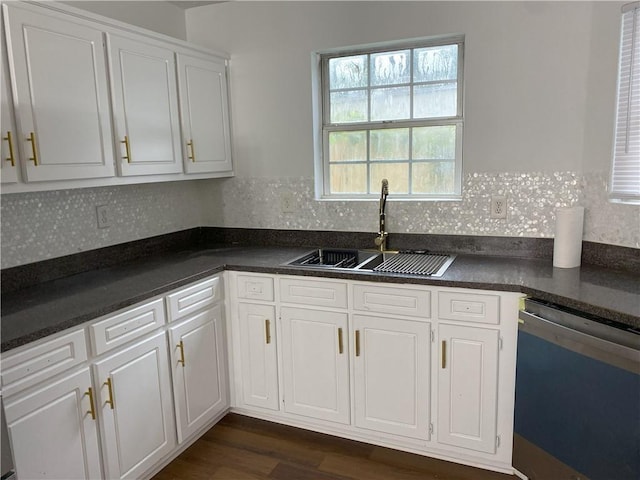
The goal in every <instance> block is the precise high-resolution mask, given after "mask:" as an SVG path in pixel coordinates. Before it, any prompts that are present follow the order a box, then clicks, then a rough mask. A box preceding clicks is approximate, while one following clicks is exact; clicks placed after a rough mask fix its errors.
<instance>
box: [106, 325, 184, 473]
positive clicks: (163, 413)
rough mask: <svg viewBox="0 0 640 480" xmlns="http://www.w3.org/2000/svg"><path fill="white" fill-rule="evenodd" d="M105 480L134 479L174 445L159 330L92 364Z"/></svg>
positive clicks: (163, 341)
mask: <svg viewBox="0 0 640 480" xmlns="http://www.w3.org/2000/svg"><path fill="white" fill-rule="evenodd" d="M94 377H95V379H96V383H97V385H98V392H99V393H98V396H97V401H98V405H99V406H98V417H99V418H100V426H101V429H102V439H103V444H102V449H103V457H104V463H105V465H104V466H105V477H106V478H109V479H116V478H138V477H140V476H141V475H142V474H143V473H144V472H145V471H147V470H148V469H149V468H150V467H152V466H153V465H154V464H155V463H156V462H158V461H160V460H162V459H163V458H164V457H165V456H167V455H168V454H170V453H171V451H172V450H173V449H174V447H175V446H176V438H175V419H174V414H173V411H172V402H171V384H170V377H169V360H168V358H167V341H166V337H165V334H164V332H159V333H157V334H155V335H153V336H152V337H151V338H148V339H147V340H144V341H142V342H139V343H136V344H134V345H132V346H130V347H127V348H124V349H123V350H120V351H119V352H118V353H115V354H114V355H112V356H110V357H107V358H105V359H103V360H100V361H98V362H96V363H95V365H94Z"/></svg>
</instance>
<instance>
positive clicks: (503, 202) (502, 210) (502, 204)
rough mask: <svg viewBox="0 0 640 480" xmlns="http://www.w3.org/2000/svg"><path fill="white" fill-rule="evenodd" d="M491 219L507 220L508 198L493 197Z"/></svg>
mask: <svg viewBox="0 0 640 480" xmlns="http://www.w3.org/2000/svg"><path fill="white" fill-rule="evenodd" d="M490 215H491V218H499V219H505V218H507V197H491V212H490Z"/></svg>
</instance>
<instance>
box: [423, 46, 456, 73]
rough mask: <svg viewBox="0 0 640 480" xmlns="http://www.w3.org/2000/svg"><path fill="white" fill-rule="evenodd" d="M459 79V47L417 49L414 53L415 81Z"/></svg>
mask: <svg viewBox="0 0 640 480" xmlns="http://www.w3.org/2000/svg"><path fill="white" fill-rule="evenodd" d="M457 77H458V46H457V45H443V46H440V47H430V48H417V49H416V50H414V52H413V81H414V82H433V81H437V80H456V79H457Z"/></svg>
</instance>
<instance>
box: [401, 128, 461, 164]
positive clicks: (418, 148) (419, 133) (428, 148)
mask: <svg viewBox="0 0 640 480" xmlns="http://www.w3.org/2000/svg"><path fill="white" fill-rule="evenodd" d="M412 158H413V159H414V160H436V159H438V160H440V159H442V160H454V159H455V158H456V126H455V125H442V126H438V127H418V128H414V129H413V155H412Z"/></svg>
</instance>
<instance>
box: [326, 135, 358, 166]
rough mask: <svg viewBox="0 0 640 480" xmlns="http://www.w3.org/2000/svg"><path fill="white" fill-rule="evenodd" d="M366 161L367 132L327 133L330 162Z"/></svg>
mask: <svg viewBox="0 0 640 480" xmlns="http://www.w3.org/2000/svg"><path fill="white" fill-rule="evenodd" d="M366 160H367V132H364V131H359V132H331V133H329V161H330V162H365V161H366Z"/></svg>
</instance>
